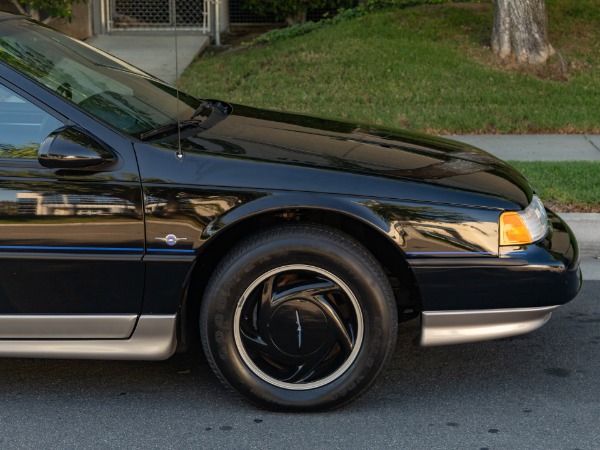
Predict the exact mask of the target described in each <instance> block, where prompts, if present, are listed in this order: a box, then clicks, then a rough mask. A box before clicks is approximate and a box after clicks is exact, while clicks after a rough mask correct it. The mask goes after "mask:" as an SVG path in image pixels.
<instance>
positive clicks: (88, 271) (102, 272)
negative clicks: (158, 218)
mask: <svg viewBox="0 0 600 450" xmlns="http://www.w3.org/2000/svg"><path fill="white" fill-rule="evenodd" d="M0 75H1V74H0ZM32 85H33V83H32ZM19 86H20V87H23V86H22V83H21V84H19ZM39 90H40V92H41V97H42V98H44V96H45V97H46V98H51V97H52V94H50V93H49V92H48V91H47V90H44V89H42V88H41V87H40V88H39ZM32 92H33V93H32ZM38 97H39V96H38ZM38 97H36V95H35V88H33V89H31V87H30V88H28V89H27V90H25V89H23V90H21V89H19V87H17V86H16V85H14V84H11V83H10V82H9V81H8V80H7V79H3V78H0V339H19V338H49V339H64V338H126V337H128V336H129V335H130V334H131V332H132V330H133V328H134V326H135V321H136V320H137V316H138V314H139V311H140V308H141V302H142V296H143V288H144V268H143V263H142V256H143V252H144V225H143V210H142V199H141V187H140V182H139V176H138V171H137V163H136V160H135V156H134V155H133V149H132V146H131V143H129V142H128V141H125V142H124V140H123V138H120V140H115V137H114V136H111V135H109V134H102V133H109V131H110V130H108V131H107V129H106V127H102V126H98V127H97V130H100V131H101V133H100V135H97V134H96V135H94V133H97V131H96V130H95V131H94V133H92V132H90V131H86V130H89V129H93V127H92V126H90V125H93V124H90V123H83V124H79V125H78V126H79V128H78V129H79V130H82V132H83V134H84V135H85V134H89V136H90V137H92V138H93V139H96V140H98V141H99V142H104V143H106V142H111V143H113V145H114V143H116V142H118V143H119V148H118V150H117V149H115V148H111V150H110V151H111V152H112V153H113V154H114V156H115V157H116V161H117V162H116V164H113V165H111V166H110V168H106V169H98V170H85V169H81V170H73V169H64V168H47V167H43V166H42V165H41V164H40V163H39V162H38V159H37V152H38V149H39V146H40V143H41V142H42V141H43V140H44V139H45V138H46V136H48V134H50V133H51V132H52V131H54V130H56V129H59V128H61V127H64V126H74V125H76V124H74V123H73V122H71V121H70V120H68V119H67V117H65V116H64V115H61V114H59V113H58V112H57V111H56V110H55V109H54V108H50V107H48V106H47V103H48V102H47V101H46V103H42V102H40V101H39V100H38ZM57 101H58V104H60V103H61V100H60V99H58V100H57ZM67 109H68V108H67ZM71 109H73V108H71ZM62 112H63V113H64V111H62ZM67 114H68V112H67ZM88 120H91V119H89V117H88ZM107 147H111V145H110V144H108V145H107Z"/></svg>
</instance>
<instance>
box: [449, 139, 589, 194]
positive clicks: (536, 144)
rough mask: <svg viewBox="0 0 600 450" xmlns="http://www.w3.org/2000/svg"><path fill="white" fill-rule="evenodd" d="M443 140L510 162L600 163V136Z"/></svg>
mask: <svg viewBox="0 0 600 450" xmlns="http://www.w3.org/2000/svg"><path fill="white" fill-rule="evenodd" d="M444 137H446V138H448V139H454V140H456V141H460V142H464V143H466V144H470V145H473V146H475V147H479V148H482V149H483V150H485V151H487V152H490V153H491V154H493V155H495V156H497V157H498V158H500V159H504V160H507V161H600V135H597V134H592V135H583V134H471V135H452V136H444ZM599 201H600V199H599Z"/></svg>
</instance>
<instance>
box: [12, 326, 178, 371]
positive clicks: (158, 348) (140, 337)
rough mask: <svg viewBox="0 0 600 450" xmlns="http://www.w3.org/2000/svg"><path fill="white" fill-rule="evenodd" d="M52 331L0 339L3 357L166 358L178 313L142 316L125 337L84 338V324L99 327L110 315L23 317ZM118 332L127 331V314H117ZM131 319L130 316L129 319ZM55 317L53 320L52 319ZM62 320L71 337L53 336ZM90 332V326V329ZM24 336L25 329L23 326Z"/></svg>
mask: <svg viewBox="0 0 600 450" xmlns="http://www.w3.org/2000/svg"><path fill="white" fill-rule="evenodd" d="M36 318H38V319H39V323H40V324H41V325H43V326H46V327H48V331H52V333H49V335H46V336H47V337H49V338H48V339H40V338H39V337H40V334H39V332H37V333H36V336H37V338H35V339H23V338H20V339H6V338H2V339H0V356H2V357H17V358H69V359H71V358H72V359H122V360H161V359H167V358H168V357H170V356H171V355H172V354H173V353H174V352H175V346H176V334H175V333H176V317H175V315H146V316H140V317H139V319H138V320H137V324H136V325H135V328H134V329H133V333H132V334H131V335H130V337H127V338H125V339H98V338H96V339H90V338H87V339H86V338H84V337H83V336H85V335H86V334H85V331H84V330H85V326H88V327H91V328H92V329H94V328H98V325H99V324H101V323H106V321H107V320H109V319H110V316H102V317H97V316H92V317H86V316H72V317H68V316H60V317H54V318H51V317H44V316H36V317H29V318H28V319H27V320H25V319H22V322H21V325H26V326H32V325H34V324H35V319H36ZM115 319H116V322H117V323H121V326H119V327H117V328H118V330H117V332H121V331H122V330H124V329H125V328H126V327H127V326H128V324H129V323H130V320H127V319H126V316H118V317H115ZM129 319H130V318H129ZM52 320H54V322H53V321H52ZM59 321H62V322H63V323H65V322H66V323H68V324H69V327H68V330H66V331H65V332H64V334H63V336H67V335H68V336H69V337H73V338H71V339H67V338H64V337H62V338H60V339H53V338H52V337H53V336H54V335H55V334H56V333H57V331H56V329H55V327H56V324H57V323H59ZM87 332H89V328H88V330H87ZM20 333H21V336H24V335H25V334H24V333H25V331H23V330H22V329H21V331H20Z"/></svg>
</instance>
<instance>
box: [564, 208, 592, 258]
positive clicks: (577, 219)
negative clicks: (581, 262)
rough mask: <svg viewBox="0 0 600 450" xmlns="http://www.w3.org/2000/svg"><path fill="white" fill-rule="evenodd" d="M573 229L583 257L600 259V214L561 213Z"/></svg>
mask: <svg viewBox="0 0 600 450" xmlns="http://www.w3.org/2000/svg"><path fill="white" fill-rule="evenodd" d="M559 216H561V217H562V218H563V219H564V220H565V222H567V224H568V225H569V227H571V229H572V230H573V233H575V237H576V238H577V242H579V250H580V252H581V255H582V256H584V257H585V256H591V257H593V258H597V257H600V214H595V213H562V214H561V213H559Z"/></svg>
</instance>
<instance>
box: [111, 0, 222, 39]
mask: <svg viewBox="0 0 600 450" xmlns="http://www.w3.org/2000/svg"><path fill="white" fill-rule="evenodd" d="M210 4H211V0H110V12H109V14H110V20H109V23H108V25H109V27H108V31H109V32H110V31H117V30H119V31H133V30H139V31H158V30H173V29H175V26H177V30H184V31H186V30H187V31H201V32H203V33H208V32H210V9H211V8H210Z"/></svg>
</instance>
